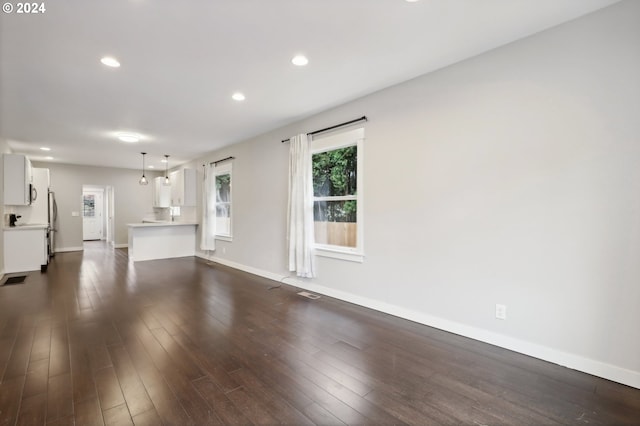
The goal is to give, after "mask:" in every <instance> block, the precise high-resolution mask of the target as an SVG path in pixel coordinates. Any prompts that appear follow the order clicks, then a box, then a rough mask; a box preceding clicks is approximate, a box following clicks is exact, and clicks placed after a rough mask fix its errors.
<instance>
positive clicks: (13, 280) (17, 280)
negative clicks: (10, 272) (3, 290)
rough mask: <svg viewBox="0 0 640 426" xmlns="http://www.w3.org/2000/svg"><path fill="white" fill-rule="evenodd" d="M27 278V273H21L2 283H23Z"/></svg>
mask: <svg viewBox="0 0 640 426" xmlns="http://www.w3.org/2000/svg"><path fill="white" fill-rule="evenodd" d="M26 278H27V276H26V275H20V276H18V277H9V278H7V280H6V281H5V282H3V283H2V285H12V284H23V283H24V280H25V279H26Z"/></svg>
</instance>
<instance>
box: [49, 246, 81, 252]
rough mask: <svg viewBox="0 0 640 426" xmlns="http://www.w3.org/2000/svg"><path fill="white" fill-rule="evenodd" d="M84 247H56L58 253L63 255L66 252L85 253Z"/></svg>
mask: <svg viewBox="0 0 640 426" xmlns="http://www.w3.org/2000/svg"><path fill="white" fill-rule="evenodd" d="M83 250H84V247H56V249H55V252H56V253H63V252H66V251H83Z"/></svg>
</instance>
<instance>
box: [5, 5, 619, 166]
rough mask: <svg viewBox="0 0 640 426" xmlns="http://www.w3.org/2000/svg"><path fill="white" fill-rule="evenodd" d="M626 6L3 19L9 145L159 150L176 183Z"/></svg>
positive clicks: (258, 10) (137, 9)
mask: <svg viewBox="0 0 640 426" xmlns="http://www.w3.org/2000/svg"><path fill="white" fill-rule="evenodd" d="M615 2H616V0H421V1H418V2H415V3H409V2H406V1H405V0H189V1H180V0H108V1H87V0H56V1H46V2H45V7H46V11H45V12H44V13H42V14H38V15H24V14H22V15H20V14H16V13H15V11H14V13H11V14H7V13H2V14H0V37H1V39H0V43H1V44H0V48H1V50H0V63H1V65H0V72H1V74H0V90H1V92H0V108H1V109H0V137H1V138H3V139H6V140H8V141H9V145H10V147H11V149H12V150H13V151H14V152H19V153H25V154H27V155H29V157H30V158H32V159H33V160H39V161H42V160H44V157H45V156H46V155H51V156H52V157H54V160H51V161H55V162H61V163H73V164H86V165H97V166H110V167H125V168H139V167H140V165H141V164H140V163H141V161H140V155H139V153H140V152H141V151H146V152H148V153H149V155H148V156H147V159H148V162H147V164H151V165H155V166H156V168H160V169H162V168H164V166H163V165H161V164H160V160H161V158H162V155H163V154H170V155H171V160H170V165H171V166H174V165H176V164H178V163H181V162H185V161H188V160H191V159H193V158H196V157H198V156H200V155H202V154H204V153H206V152H209V151H212V150H214V149H216V148H219V147H222V146H224V145H228V144H232V143H235V142H239V141H242V140H244V139H247V138H249V137H252V136H255V135H258V134H261V133H264V132H266V131H269V130H272V129H275V128H278V127H280V126H283V125H285V124H288V123H291V122H294V121H297V120H299V119H301V118H304V117H307V116H310V115H312V114H315V113H317V112H320V111H323V110H326V109H328V108H331V107H333V106H336V105H339V104H342V103H344V102H347V101H349V100H352V99H355V98H358V97H360V96H363V95H365V94H368V93H371V92H374V91H377V90H379V89H382V88H384V87H388V86H391V85H393V84H396V83H399V82H402V81H405V80H408V79H411V78H413V77H416V76H419V75H421V74H425V73H427V72H430V71H433V70H436V69H439V68H442V67H444V66H447V65H449V64H452V63H455V62H458V61H460V60H463V59H465V58H469V57H471V56H475V55H477V54H479V53H482V52H485V51H487V50H490V49H493V48H495V47H497V46H500V45H504V44H506V43H509V42H512V41H514V40H517V39H520V38H522V37H526V36H528V35H530V34H533V33H536V32H538V31H541V30H544V29H546V28H549V27H552V26H555V25H558V24H560V23H562V22H566V21H568V20H571V19H574V18H576V17H579V16H581V15H584V14H586V13H589V12H592V11H594V10H597V9H599V8H602V7H605V6H608V5H610V4H612V3H615ZM297 53H304V54H305V55H307V56H308V57H309V61H310V62H309V65H308V66H306V67H302V68H300V67H295V66H293V65H292V64H291V62H290V60H291V58H292V57H293V56H294V55H295V54H297ZM105 55H111V56H114V57H116V58H118V59H119V60H120V62H121V64H122V66H121V67H120V68H117V69H112V68H107V67H105V66H104V65H102V64H101V63H100V58H101V57H103V56H105ZM235 91H242V92H243V93H244V94H245V95H246V100H245V101H244V102H241V103H239V102H236V101H234V100H232V99H231V95H232V94H233V93H234V92H235ZM362 113H363V114H366V111H362ZM350 118H352V117H345V119H350ZM309 130H310V131H311V130H314V129H309ZM117 131H133V132H137V133H140V134H141V135H143V136H144V138H143V140H142V141H140V142H139V143H136V144H127V143H123V142H120V141H118V140H117V139H116V138H115V137H114V133H115V132H117ZM41 146H47V147H50V148H51V152H49V153H44V152H43V151H40V149H39V148H40V147H41Z"/></svg>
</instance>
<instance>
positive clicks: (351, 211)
mask: <svg viewBox="0 0 640 426" xmlns="http://www.w3.org/2000/svg"><path fill="white" fill-rule="evenodd" d="M356 212H357V202H356V201H355V200H348V201H316V202H314V203H313V219H314V225H315V228H314V230H315V242H316V243H317V244H329V245H335V246H343V247H356V242H357V235H358V234H357V229H358V228H357V223H356V222H357V221H356Z"/></svg>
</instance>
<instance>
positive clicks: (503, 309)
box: [496, 303, 507, 320]
mask: <svg viewBox="0 0 640 426" xmlns="http://www.w3.org/2000/svg"><path fill="white" fill-rule="evenodd" d="M496 318H498V319H501V320H506V319H507V306H506V305H501V304H499V303H496Z"/></svg>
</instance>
